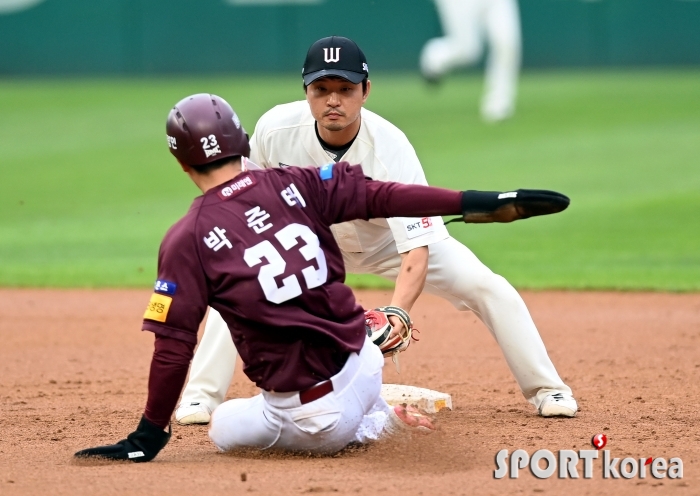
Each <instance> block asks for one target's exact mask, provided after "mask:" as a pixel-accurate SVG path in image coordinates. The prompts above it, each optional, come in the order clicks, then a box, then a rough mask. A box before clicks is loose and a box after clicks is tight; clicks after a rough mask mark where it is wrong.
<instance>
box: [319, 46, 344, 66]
mask: <svg viewBox="0 0 700 496" xmlns="http://www.w3.org/2000/svg"><path fill="white" fill-rule="evenodd" d="M341 48H342V47H338V48H333V47H331V49H330V50H331V54H330V56H329V55H328V48H324V49H323V60H325V61H326V63H330V62H338V61H339V60H340V49H341ZM333 50H335V55H334V54H333Z"/></svg>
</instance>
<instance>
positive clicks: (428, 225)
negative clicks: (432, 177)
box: [250, 100, 449, 253]
mask: <svg viewBox="0 0 700 496" xmlns="http://www.w3.org/2000/svg"><path fill="white" fill-rule="evenodd" d="M360 115H361V118H362V122H361V125H360V131H359V132H358V134H357V137H356V138H355V141H354V142H353V144H352V146H351V147H350V148H349V149H348V151H347V152H346V153H345V155H343V156H342V157H341V160H343V161H347V162H350V163H351V164H362V169H363V170H364V172H365V174H366V175H367V176H369V177H371V178H372V179H375V180H378V181H395V182H399V183H404V184H424V185H427V184H428V182H427V181H426V179H425V174H424V173H423V168H422V167H421V164H420V161H419V160H418V156H417V155H416V152H415V150H414V149H413V146H411V143H410V142H409V141H408V138H406V135H405V134H404V133H403V132H401V130H399V129H398V128H397V127H396V126H394V125H393V124H391V123H390V122H389V121H387V120H386V119H383V118H382V117H380V116H378V115H377V114H375V113H374V112H371V111H369V110H367V109H365V108H363V109H362V111H361V114H360ZM250 146H251V155H250V158H251V160H252V161H253V162H255V163H256V164H258V165H259V166H260V167H264V168H269V167H285V166H290V165H292V166H293V165H302V166H303V165H315V166H322V165H326V164H327V163H329V162H331V161H332V160H331V158H330V157H329V156H328V154H327V153H326V151H325V150H324V149H323V147H322V146H321V144H320V143H319V141H318V137H317V136H316V130H315V120H314V118H313V115H312V114H311V110H310V109H309V104H308V103H307V102H306V101H305V100H302V101H298V102H292V103H287V104H284V105H278V106H276V107H274V108H273V109H271V110H269V111H268V112H266V113H265V114H264V115H263V116H262V117H261V118H260V120H259V121H258V123H257V124H256V126H255V132H254V133H253V137H252V138H251V140H250ZM332 229H333V234H334V235H335V238H336V241H337V242H338V245H339V246H340V249H341V250H343V251H344V252H346V253H363V252H369V253H373V252H377V251H379V250H382V249H384V248H386V247H387V246H388V245H390V244H392V243H395V244H396V249H397V251H398V252H399V253H404V252H407V251H409V250H412V249H414V248H418V247H420V246H427V245H429V244H432V243H435V242H437V241H442V240H444V239H447V238H448V237H449V233H448V232H447V228H446V227H445V224H444V223H443V221H442V218H441V217H430V218H426V219H414V218H404V217H395V218H392V219H372V220H370V221H363V220H355V221H352V222H344V223H342V224H336V225H335V226H332Z"/></svg>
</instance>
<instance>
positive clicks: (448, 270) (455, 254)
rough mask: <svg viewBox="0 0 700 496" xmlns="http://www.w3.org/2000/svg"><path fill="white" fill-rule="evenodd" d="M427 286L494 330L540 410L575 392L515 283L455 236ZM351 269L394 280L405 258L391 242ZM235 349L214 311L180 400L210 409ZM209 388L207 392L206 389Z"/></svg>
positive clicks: (222, 391)
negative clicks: (553, 398) (549, 399)
mask: <svg viewBox="0 0 700 496" xmlns="http://www.w3.org/2000/svg"><path fill="white" fill-rule="evenodd" d="M428 248H429V250H430V256H429V259H428V276H427V280H426V285H425V290H426V291H427V292H429V293H432V294H434V295H437V296H440V297H442V298H445V299H446V300H447V301H449V302H450V303H452V304H453V305H454V306H455V308H457V309H458V310H463V311H466V310H471V311H473V312H474V314H476V316H477V317H479V319H481V321H482V322H483V323H484V324H485V325H486V327H487V328H488V329H489V331H491V334H492V335H493V337H494V338H495V339H496V342H497V343H498V345H499V346H500V348H501V351H502V352H503V356H504V357H505V359H506V362H507V363H508V367H510V370H511V372H512V373H513V376H514V377H515V380H516V381H517V382H518V385H519V386H520V389H521V391H522V392H523V395H524V396H525V398H526V399H527V400H528V401H529V402H530V403H531V404H533V405H534V406H535V407H536V408H539V406H540V403H541V402H542V400H543V399H544V397H545V396H547V395H548V394H550V393H552V392H562V393H568V394H571V389H570V388H569V387H568V386H567V385H566V384H564V382H563V381H562V380H561V378H560V377H559V374H558V373H557V371H556V369H555V368H554V364H552V361H551V360H550V359H549V355H548V354H547V350H546V348H545V347H544V343H543V342H542V338H541V337H540V334H539V332H538V331H537V327H535V323H534V322H533V320H532V317H531V316H530V312H529V311H528V309H527V307H526V306H525V302H524V301H523V299H522V298H521V297H520V295H519V294H518V292H517V291H516V290H515V288H513V286H511V285H510V283H508V281H506V280H505V279H504V278H503V277H501V276H499V275H497V274H494V273H493V272H492V271H491V270H490V269H489V268H488V267H486V266H485V265H484V264H483V263H481V261H480V260H479V259H478V258H477V257H476V255H474V254H473V253H472V252H471V250H470V249H469V248H467V247H466V246H464V245H463V244H461V243H460V242H459V241H457V240H455V239H454V238H451V237H450V238H447V239H445V240H443V241H439V242H437V243H433V244H431V245H430V246H429V247H428ZM343 257H344V260H345V267H346V269H347V271H348V272H354V273H371V274H377V275H379V276H382V277H386V278H388V279H392V280H395V279H396V276H397V275H398V273H399V267H400V266H401V257H400V256H399V255H398V253H397V252H396V246H395V245H394V244H393V243H392V244H390V245H388V246H387V247H386V248H384V249H383V250H380V251H379V252H377V253H373V254H367V253H350V254H348V253H343ZM236 354H237V352H236V348H235V347H234V346H233V341H232V339H231V334H230V332H229V330H228V328H227V327H226V324H225V323H224V322H223V320H222V318H221V315H220V314H219V313H218V312H216V311H214V310H212V309H210V311H209V318H208V320H207V324H206V328H205V331H204V336H203V337H202V340H201V342H200V343H199V347H198V348H197V350H196V352H195V355H194V360H193V361H192V370H191V372H190V378H189V382H188V383H187V385H186V386H185V390H184V391H183V393H182V403H183V404H189V403H190V402H200V403H202V404H204V405H207V406H208V407H209V409H210V410H213V409H214V408H216V407H217V406H218V405H219V403H221V401H222V400H221V399H219V398H224V397H225V395H226V392H227V391H228V387H229V385H230V384H231V380H232V379H233V363H234V361H235V359H236ZM205 391H206V392H205Z"/></svg>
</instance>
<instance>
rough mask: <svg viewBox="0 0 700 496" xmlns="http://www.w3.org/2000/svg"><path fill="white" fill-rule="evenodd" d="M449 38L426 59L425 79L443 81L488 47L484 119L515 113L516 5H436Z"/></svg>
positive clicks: (434, 44) (461, 0)
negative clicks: (450, 72)
mask: <svg viewBox="0 0 700 496" xmlns="http://www.w3.org/2000/svg"><path fill="white" fill-rule="evenodd" d="M435 4H436V6H437V10H438V14H439V17H440V23H441V25H442V30H443V33H444V36H443V37H441V38H433V39H431V40H429V41H428V42H427V43H426V44H425V46H424V47H423V51H422V52H421V55H420V67H421V72H422V74H423V77H425V78H426V79H427V80H428V81H430V82H438V81H439V80H440V79H441V78H442V77H443V76H445V75H446V74H447V73H448V72H449V71H450V70H452V69H455V68H457V67H464V66H468V65H472V64H474V63H476V62H478V60H479V59H480V58H481V55H482V53H483V51H484V42H486V44H487V45H488V58H487V60H486V80H485V88H484V95H483V97H482V100H481V116H482V117H483V119H484V120H486V121H490V122H495V121H500V120H503V119H507V118H508V117H510V116H512V115H513V113H514V112H515V98H516V93H517V84H518V73H519V71H520V58H521V35H520V18H519V17H520V16H519V11H518V2H517V1H516V0H435Z"/></svg>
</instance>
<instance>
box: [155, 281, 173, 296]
mask: <svg viewBox="0 0 700 496" xmlns="http://www.w3.org/2000/svg"><path fill="white" fill-rule="evenodd" d="M153 290H154V291H155V292H156V293H164V294H168V295H170V296H174V295H175V291H177V284H175V283H174V282H170V281H165V280H163V279H158V280H157V281H156V285H155V287H154V288H153Z"/></svg>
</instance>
